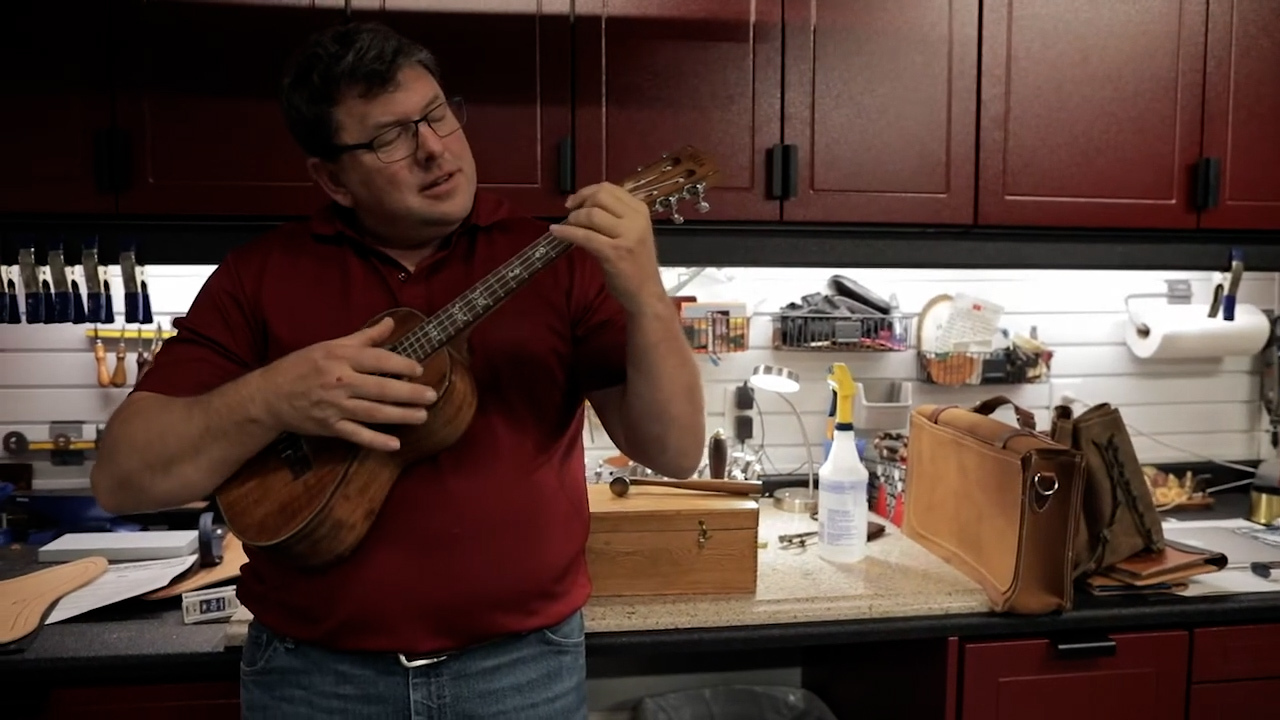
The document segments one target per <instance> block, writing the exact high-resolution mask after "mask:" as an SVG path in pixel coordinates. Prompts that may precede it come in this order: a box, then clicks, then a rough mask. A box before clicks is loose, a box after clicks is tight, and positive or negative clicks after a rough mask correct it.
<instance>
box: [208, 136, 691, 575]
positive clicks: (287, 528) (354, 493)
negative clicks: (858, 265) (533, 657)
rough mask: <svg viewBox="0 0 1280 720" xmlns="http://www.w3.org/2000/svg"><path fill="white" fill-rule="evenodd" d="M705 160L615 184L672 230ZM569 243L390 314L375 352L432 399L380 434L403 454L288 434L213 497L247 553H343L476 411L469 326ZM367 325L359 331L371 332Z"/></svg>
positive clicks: (544, 242) (548, 243)
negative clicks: (441, 299) (407, 475)
mask: <svg viewBox="0 0 1280 720" xmlns="http://www.w3.org/2000/svg"><path fill="white" fill-rule="evenodd" d="M715 173H716V169H715V166H714V163H712V161H711V160H710V158H708V157H706V156H705V155H703V154H702V153H701V152H700V151H698V150H697V149H696V148H692V147H685V148H682V149H681V150H680V151H678V152H675V153H670V154H668V155H665V156H663V158H662V159H660V160H658V161H657V162H654V163H652V164H650V165H648V166H646V167H642V168H640V169H639V170H638V171H637V172H636V173H635V174H633V175H632V176H631V177H629V178H627V179H626V180H624V181H623V182H622V183H621V187H623V188H624V189H625V190H627V191H628V192H629V193H631V194H632V195H633V196H634V197H636V198H638V199H640V200H642V201H643V202H644V203H645V204H646V205H648V206H649V208H650V211H651V212H654V213H657V212H661V211H669V212H670V213H671V217H672V219H673V220H674V221H675V222H677V223H678V222H683V219H682V218H681V217H680V215H679V213H678V205H679V202H680V201H682V200H690V199H696V200H697V206H696V207H697V209H698V210H699V211H702V212H705V211H706V209H707V204H706V202H705V201H704V200H703V194H704V192H705V191H706V189H707V187H708V185H709V183H708V180H709V179H710V178H711V177H712V176H713V175H715ZM572 247H573V246H572V245H571V244H570V243H567V242H564V241H562V240H559V239H557V238H555V237H553V236H552V235H551V234H549V233H548V234H545V235H543V236H542V237H541V238H539V239H538V240H536V241H534V242H533V243H532V244H530V245H529V246H528V247H526V248H525V249H524V250H522V251H520V252H519V253H517V254H516V255H515V256H514V257H512V258H511V259H510V260H508V261H507V262H506V263H504V264H503V265H501V266H499V267H498V268H497V269H495V270H494V271H493V272H491V273H489V275H487V276H486V277H485V278H484V279H482V280H480V281H479V282H478V283H476V284H475V285H473V286H472V287H471V288H469V289H468V290H467V291H466V292H464V293H463V294H462V295H460V296H459V297H457V298H456V299H454V300H453V301H452V302H450V303H449V304H448V305H446V306H445V307H443V308H441V309H440V310H439V311H438V312H436V313H435V314H434V315H432V316H431V317H426V316H424V315H422V314H421V313H419V312H417V311H416V310H412V309H409V308H396V309H392V310H388V311H387V312H385V313H382V314H381V315H378V316H377V317H375V318H373V319H372V320H370V321H369V323H368V325H373V324H375V323H377V322H378V321H380V320H381V319H382V318H384V317H387V316H390V317H392V318H393V319H394V320H395V329H394V330H393V332H392V335H391V337H390V338H389V339H388V340H387V341H386V342H385V343H383V347H385V348H387V349H389V350H391V351H393V352H396V353H398V354H400V355H404V356H406V357H410V358H412V359H414V360H415V361H417V362H418V363H419V364H421V365H422V367H423V369H424V372H423V374H422V375H421V376H419V377H417V378H414V379H413V382H417V383H421V384H424V385H430V386H431V387H433V388H435V390H436V392H437V394H438V396H439V397H438V400H437V401H436V403H435V404H434V405H433V406H432V407H431V408H430V409H429V411H428V419H427V421H426V422H425V423H423V424H422V425H417V426H392V427H384V428H379V429H380V430H382V431H384V432H387V433H389V434H393V435H395V436H396V437H398V438H400V449H399V450H397V451H395V452H391V453H386V452H380V451H374V450H369V449H366V448H363V447H360V446H358V445H356V444H354V443H351V442H348V441H346V440H343V439H339V438H331V437H312V436H301V435H297V434H294V433H284V434H281V435H280V436H279V437H277V438H276V439H275V440H274V441H273V442H272V443H271V444H270V445H268V446H267V447H265V448H263V449H262V450H261V451H259V452H258V453H257V454H256V455H254V456H253V457H252V458H250V459H249V460H248V461H247V462H246V463H245V464H244V465H243V466H241V467H240V468H239V469H238V470H237V471H236V472H235V473H234V474H233V475H232V476H231V477H230V478H229V479H227V481H226V482H224V483H223V484H222V485H221V486H220V487H219V488H218V489H217V490H216V491H215V493H214V496H215V498H216V500H217V503H218V506H219V508H220V509H221V510H222V514H223V516H224V518H225V519H226V522H227V526H228V527H229V529H230V530H231V532H233V533H234V534H235V535H236V536H237V537H238V538H240V540H241V541H242V542H243V543H244V544H245V545H248V546H251V547H254V548H258V549H261V550H264V551H266V552H270V553H272V554H274V555H276V556H277V557H280V558H281V559H283V560H284V561H286V562H289V563H290V564H293V565H295V566H299V567H308V568H317V567H322V566H324V565H328V564H330V563H333V562H335V561H337V560H340V559H342V558H344V557H346V556H347V555H348V554H349V553H350V552H351V551H352V550H353V549H355V547H356V546H357V545H358V544H359V543H360V541H361V539H363V538H364V535H365V533H366V532H367V531H368V529H369V526H370V525H371V524H372V523H373V520H374V518H375V517H376V516H377V514H378V511H379V509H380V508H381V507H382V503H383V501H384V500H385V498H386V496H387V493H388V492H389V491H390V490H391V486H392V485H393V484H394V483H395V482H396V479H397V478H398V477H399V476H400V473H401V471H402V470H403V469H404V467H405V466H407V465H409V464H410V463H413V462H415V461H418V460H421V459H423V458H427V457H430V456H432V455H434V454H436V453H438V452H440V451H442V450H444V449H446V448H448V447H449V446H450V445H452V444H453V443H454V442H456V441H457V440H458V438H459V437H461V436H462V434H463V433H464V432H465V431H466V429H467V427H468V425H470V423H471V419H472V417H473V416H474V414H475V410H476V397H477V388H476V385H475V381H474V379H473V378H472V375H471V372H470V371H469V370H468V366H467V363H468V349H467V338H468V335H469V332H470V329H471V328H472V327H473V326H474V325H475V324H476V323H477V322H478V321H480V320H481V319H482V318H484V317H485V316H486V315H487V314H488V313H489V312H490V311H492V310H493V309H494V308H496V307H497V306H498V305H499V304H501V303H502V302H503V301H504V300H505V299H506V298H507V297H508V296H510V295H511V294H512V293H514V292H515V291H516V290H518V289H520V288H521V287H523V286H524V284H525V283H526V282H528V281H529V280H530V279H531V278H532V277H533V276H534V275H535V274H537V273H538V272H539V271H540V270H542V269H543V268H545V267H547V266H548V265H550V264H551V263H552V262H553V261H554V260H555V259H556V258H558V257H560V256H561V255H563V254H564V253H565V252H567V251H568V250H569V249H571V248H572ZM368 325H366V327H367V326H368Z"/></svg>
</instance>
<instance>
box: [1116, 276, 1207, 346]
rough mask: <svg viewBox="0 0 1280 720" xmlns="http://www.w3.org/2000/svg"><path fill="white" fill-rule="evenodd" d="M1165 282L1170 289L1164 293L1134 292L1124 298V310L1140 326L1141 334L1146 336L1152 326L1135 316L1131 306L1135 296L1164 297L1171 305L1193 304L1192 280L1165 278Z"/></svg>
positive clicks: (1139, 332)
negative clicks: (1130, 303) (1130, 302)
mask: <svg viewBox="0 0 1280 720" xmlns="http://www.w3.org/2000/svg"><path fill="white" fill-rule="evenodd" d="M1164 283H1165V285H1166V286H1167V287H1168V289H1167V290H1165V291H1164V292H1162V293H1134V294H1133V295H1126V296H1125V298H1124V310H1125V312H1126V313H1128V314H1129V321H1130V322H1132V323H1133V324H1134V326H1135V327H1137V328H1138V334H1139V335H1142V336H1144V337H1145V336H1146V334H1147V333H1149V332H1151V328H1149V327H1147V324H1146V323H1143V322H1139V321H1138V320H1137V319H1135V318H1134V317H1133V310H1132V308H1130V307H1129V301H1130V300H1133V299H1135V298H1163V299H1165V300H1167V301H1168V302H1169V304H1170V305H1190V304H1191V281H1190V280H1165V281H1164Z"/></svg>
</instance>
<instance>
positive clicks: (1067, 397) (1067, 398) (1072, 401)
mask: <svg viewBox="0 0 1280 720" xmlns="http://www.w3.org/2000/svg"><path fill="white" fill-rule="evenodd" d="M1062 402H1064V403H1066V404H1068V405H1071V406H1075V405H1080V406H1082V407H1092V406H1093V405H1095V404H1096V403H1091V402H1089V401H1088V400H1085V399H1084V398H1081V397H1078V396H1076V395H1074V394H1072V393H1069V392H1067V393H1063V394H1062ZM1124 426H1125V427H1127V428H1129V430H1130V431H1131V432H1133V433H1135V434H1137V435H1141V436H1142V437H1144V438H1146V439H1148V440H1150V441H1151V442H1153V443H1155V444H1157V445H1163V446H1164V447H1167V448H1169V449H1170V450H1177V451H1178V452H1180V453H1185V454H1187V455H1190V456H1192V457H1195V458H1199V459H1201V460H1204V461H1206V462H1211V463H1214V464H1215V465H1221V466H1222V467H1227V468H1231V469H1232V470H1243V471H1244V472H1249V473H1253V472H1257V468H1252V467H1249V466H1248V465H1240V464H1238V463H1232V462H1227V461H1226V460H1219V459H1217V458H1212V457H1209V456H1208V455H1201V454H1200V453H1198V452H1195V451H1193V450H1188V449H1186V448H1184V447H1178V446H1177V445H1174V444H1172V443H1167V442H1165V441H1163V440H1161V439H1159V438H1157V437H1155V436H1154V435H1152V434H1151V433H1149V432H1146V431H1144V430H1142V429H1141V428H1137V427H1134V426H1133V425H1130V424H1129V422H1128V421H1125V424H1124ZM1252 483H1253V478H1249V479H1248V480H1238V481H1236V482H1231V483H1227V484H1225V485H1218V486H1216V487H1212V488H1207V489H1206V490H1205V493H1214V492H1218V491H1219V490H1227V489H1229V488H1233V487H1239V486H1241V485H1249V484H1252Z"/></svg>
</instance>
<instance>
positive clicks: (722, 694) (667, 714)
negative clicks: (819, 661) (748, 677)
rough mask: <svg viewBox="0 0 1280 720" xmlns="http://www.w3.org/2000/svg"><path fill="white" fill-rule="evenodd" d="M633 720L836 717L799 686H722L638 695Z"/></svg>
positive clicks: (819, 719) (811, 719) (807, 719)
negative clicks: (639, 696) (638, 698)
mask: <svg viewBox="0 0 1280 720" xmlns="http://www.w3.org/2000/svg"><path fill="white" fill-rule="evenodd" d="M632 717H633V718H635V720H837V718H836V716H835V713H833V712H831V709H830V708H828V707H827V705H826V703H824V702H822V700H820V699H819V698H818V696H817V695H814V694H813V693H811V692H809V691H808V690H805V689H803V688H793V687H785V686H765V685H723V686H718V687H708V688H696V689H693V690H678V691H675V692H670V693H664V694H662V695H651V696H648V697H644V698H641V699H640V701H639V702H638V703H637V704H636V707H635V712H634V714H633V715H632Z"/></svg>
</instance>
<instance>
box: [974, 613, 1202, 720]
mask: <svg viewBox="0 0 1280 720" xmlns="http://www.w3.org/2000/svg"><path fill="white" fill-rule="evenodd" d="M1188 652H1189V641H1188V635H1187V633H1186V632H1182V631H1172V632H1149V633H1134V634H1121V635H1112V636H1110V637H1103V638H1099V639H1097V640H1092V641H1070V640H1062V641H1055V640H1049V639H1032V640H1013V641H994V642H973V643H968V644H966V645H965V647H964V648H963V651H962V653H963V655H962V659H961V662H962V663H963V668H964V670H963V678H964V679H963V685H962V689H961V693H960V696H961V711H960V718H961V720H1024V718H1036V719H1037V720H1078V719H1079V718H1086V717H1087V718H1095V719H1096V720H1182V718H1183V717H1184V716H1185V711H1186V692H1187V666H1188Z"/></svg>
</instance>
